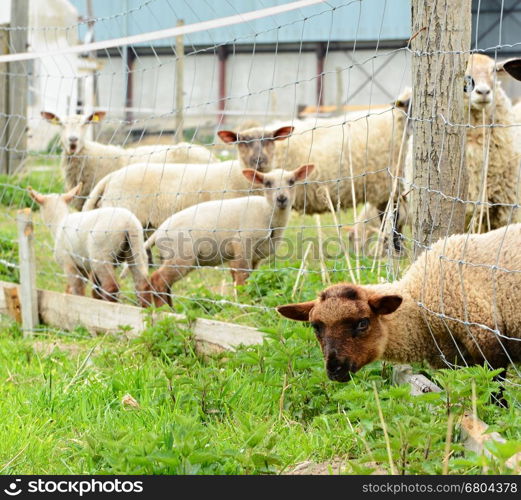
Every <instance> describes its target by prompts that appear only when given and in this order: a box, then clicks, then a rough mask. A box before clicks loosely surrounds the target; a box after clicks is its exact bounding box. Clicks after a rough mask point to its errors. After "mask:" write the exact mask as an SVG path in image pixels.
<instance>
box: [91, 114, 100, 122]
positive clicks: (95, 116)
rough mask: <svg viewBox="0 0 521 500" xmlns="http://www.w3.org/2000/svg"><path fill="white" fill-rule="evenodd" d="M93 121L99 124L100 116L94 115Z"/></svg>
mask: <svg viewBox="0 0 521 500" xmlns="http://www.w3.org/2000/svg"><path fill="white" fill-rule="evenodd" d="M91 121H92V122H99V116H98V115H93V117H92V120H91Z"/></svg>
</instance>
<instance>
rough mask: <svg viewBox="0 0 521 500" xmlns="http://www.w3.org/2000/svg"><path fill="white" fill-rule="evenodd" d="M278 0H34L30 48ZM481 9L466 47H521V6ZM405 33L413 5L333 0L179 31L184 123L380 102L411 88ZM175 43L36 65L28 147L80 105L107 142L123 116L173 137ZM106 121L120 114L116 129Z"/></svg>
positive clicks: (43, 141)
mask: <svg viewBox="0 0 521 500" xmlns="http://www.w3.org/2000/svg"><path fill="white" fill-rule="evenodd" d="M284 3H285V2H284V1H283V0H264V1H261V0H248V1H243V2H235V3H230V2H225V1H221V0H218V1H216V2H212V3H211V4H209V3H208V2H205V1H204V0H194V1H192V2H186V1H183V2H174V1H172V0H154V1H151V2H140V1H138V0H115V1H111V2H105V1H98V0H92V1H85V0H52V1H51V2H50V3H47V4H46V8H45V9H42V8H41V6H42V5H43V4H42V3H41V2H40V3H39V2H34V0H33V3H32V5H33V6H34V8H32V9H31V12H32V14H31V16H30V23H31V26H32V27H33V28H34V29H31V30H30V33H31V36H30V40H29V42H30V49H31V50H34V51H45V50H49V49H53V48H56V47H60V46H61V47H63V46H66V45H67V44H76V43H79V42H81V41H83V42H87V41H92V40H96V41H103V40H108V39H113V38H121V37H126V36H130V35H136V34H141V33H147V32H151V31H157V30H161V29H166V28H171V27H173V26H175V25H176V24H177V23H178V22H179V20H182V21H183V22H184V23H185V24H187V25H188V24H193V23H199V22H203V21H208V20H212V19H216V18H221V17H226V16H233V15H237V14H239V13H245V12H249V11H253V10H256V9H262V8H266V7H271V6H275V5H281V4H284ZM8 4H9V2H5V4H4V6H3V7H1V10H0V17H1V18H2V19H1V22H8V13H9V5H8ZM501 5H503V12H501V8H502V7H501ZM39 6H40V7H39ZM478 7H479V5H478V2H474V4H473V29H474V31H475V33H474V35H473V46H474V47H478V48H480V49H487V50H488V51H494V49H497V57H498V58H501V57H507V56H512V55H515V54H518V53H520V52H521V48H520V46H519V44H518V43H516V41H515V39H514V38H515V33H516V28H517V29H518V28H519V25H520V24H521V4H519V2H516V1H513V0H511V1H507V2H504V3H503V4H500V3H499V2H497V3H487V4H486V6H484V5H481V7H480V8H479V12H478ZM75 18H76V20H77V19H79V20H80V23H79V24H76V22H75ZM499 19H501V20H502V22H501V23H499V22H498V21H499ZM51 26H53V27H54V28H53V29H50V27H51ZM57 27H59V28H57ZM410 36H411V33H410V2H409V0H395V1H393V2H392V3H391V2H383V1H380V0H365V1H363V2H345V1H341V0H334V1H333V2H328V4H327V5H326V4H317V5H314V6H310V7H307V8H306V9H305V11H304V10H303V11H296V12H290V13H285V14H279V15H277V16H276V18H274V17H265V18H262V19H258V20H254V21H251V22H248V23H239V24H236V25H232V26H227V27H226V29H223V28H216V29H210V30H204V31H199V32H195V33H191V34H188V35H186V36H185V37H184V51H185V58H184V79H183V80H184V81H183V95H184V102H183V108H184V126H185V127H186V128H190V127H197V128H198V129H202V128H207V129H208V130H213V129H215V127H216V126H220V125H221V124H223V123H226V124H227V125H230V126H234V125H236V124H238V123H240V122H241V121H243V120H245V119H247V120H251V119H255V120H257V121H261V122H266V121H271V120H273V119H279V118H280V119H287V118H291V117H294V116H295V115H296V114H297V113H298V112H299V111H302V110H303V109H306V110H307V111H311V112H312V111H314V110H315V109H316V108H315V107H316V106H317V105H321V106H323V108H321V111H325V112H326V113H327V112H331V111H332V110H335V109H337V106H339V105H343V106H347V109H358V108H365V107H368V106H381V105H385V104H387V103H389V102H390V101H391V100H392V99H393V97H395V96H396V95H398V94H399V92H400V91H401V89H403V87H404V86H407V85H410V78H411V76H410V53H409V51H408V49H407V48H406V47H407V41H408V39H409V37H410ZM175 43H176V41H175V40H173V39H161V40H157V41H153V42H144V43H140V44H135V45H126V46H118V47H116V48H112V49H105V50H100V51H97V52H96V53H90V54H82V55H81V57H78V56H76V55H60V56H54V57H52V58H43V59H41V60H37V61H34V63H32V70H31V71H30V73H31V85H30V102H29V106H30V111H29V120H30V122H29V123H30V125H31V134H30V137H29V139H30V142H29V145H30V148H31V149H37V150H41V149H44V148H45V146H46V145H47V143H48V141H49V140H50V139H51V137H50V135H49V134H50V132H49V129H48V127H42V126H41V123H40V120H39V112H40V110H41V109H51V110H53V111H54V112H57V113H59V114H62V115H63V114H67V113H69V112H73V111H75V110H76V109H83V108H85V109H89V108H92V107H99V108H102V109H106V110H108V111H109V118H110V119H109V120H108V121H107V125H106V126H105V129H107V128H108V130H106V131H107V139H108V138H110V136H111V135H112V134H113V133H114V129H115V128H117V129H118V130H119V131H121V127H120V126H119V125H118V124H117V123H120V120H125V121H132V122H133V123H134V125H133V127H132V133H133V135H135V136H138V137H139V136H141V134H143V133H154V132H155V133H158V132H159V133H162V134H163V133H166V134H168V133H169V132H172V131H173V129H174V128H175V121H174V119H173V116H174V112H175V108H176V105H175V93H176V90H175V89H176V59H177V58H176V47H175ZM507 90H508V91H509V93H510V94H511V95H512V97H517V96H519V95H521V85H520V84H519V83H512V82H511V81H510V80H509V83H508V85H507ZM110 120H115V121H114V123H113V124H112V125H113V126H112V127H111V126H109V125H110ZM116 120H117V121H118V122H116Z"/></svg>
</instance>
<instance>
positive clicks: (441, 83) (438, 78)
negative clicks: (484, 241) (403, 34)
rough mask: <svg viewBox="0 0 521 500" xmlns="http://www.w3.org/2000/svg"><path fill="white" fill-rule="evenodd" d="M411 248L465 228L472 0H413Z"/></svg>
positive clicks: (427, 243) (417, 249)
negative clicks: (466, 106)
mask: <svg viewBox="0 0 521 500" xmlns="http://www.w3.org/2000/svg"><path fill="white" fill-rule="evenodd" d="M411 7H412V16H411V18H412V33H413V35H412V39H411V49H412V81H413V98H412V124H413V171H414V174H413V182H414V186H415V189H414V191H413V193H412V194H413V220H414V221H415V224H414V231H413V234H414V240H415V242H416V248H415V251H416V252H418V251H421V250H423V248H424V247H425V246H426V245H429V244H430V243H432V242H435V241H436V240H438V239H439V238H442V237H444V236H447V235H450V234H453V233H458V232H463V231H464V228H465V204H464V203H463V200H464V199H465V198H466V195H467V185H468V177H467V172H466V167H465V142H466V141H465V139H466V129H465V127H463V126H462V124H463V123H465V112H464V98H463V88H464V75H465V70H466V65H467V60H468V51H469V49H470V26H471V19H472V17H471V2H470V0H461V1H459V2H453V1H452V0H438V1H437V2H425V1H424V0H412V2H411Z"/></svg>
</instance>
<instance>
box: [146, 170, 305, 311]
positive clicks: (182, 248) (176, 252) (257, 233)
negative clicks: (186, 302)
mask: <svg viewBox="0 0 521 500" xmlns="http://www.w3.org/2000/svg"><path fill="white" fill-rule="evenodd" d="M313 168H314V166H313V165H302V166H301V167H299V168H297V169H296V170H293V171H289V172H287V171H284V170H273V171H271V172H269V173H267V174H262V173H260V172H258V171H255V170H252V169H246V170H243V175H244V176H245V178H246V179H248V181H249V182H250V183H253V184H256V185H261V186H262V188H263V190H264V196H249V197H243V198H236V199H229V200H213V201H208V202H205V203H200V204H198V205H194V206H192V207H189V208H187V209H185V210H182V211H181V212H178V213H176V214H174V215H172V216H171V217H169V218H168V219H167V220H165V221H164V222H163V224H161V226H159V228H158V229H157V230H156V232H155V233H154V234H153V235H152V236H151V237H150V239H149V240H148V241H147V242H146V244H145V247H147V248H149V247H151V246H153V245H156V246H157V248H158V249H159V253H160V256H161V259H162V262H163V264H162V266H161V267H160V268H159V269H158V270H157V271H155V272H154V273H153V274H152V276H151V282H152V287H153V289H154V291H155V292H156V293H157V296H155V302H156V305H161V304H163V303H168V304H170V305H171V297H170V295H169V292H170V287H171V286H172V284H173V283H174V282H175V281H178V280H179V279H181V278H182V277H183V276H185V275H186V274H188V273H189V272H190V271H192V270H193V269H194V268H195V267H197V266H220V265H223V263H225V262H230V271H231V273H232V277H233V280H234V283H235V284H236V285H242V284H244V282H245V280H246V278H247V277H248V276H249V274H250V272H251V270H253V269H256V267H257V266H258V264H259V262H260V261H261V260H263V259H265V258H266V257H268V256H269V255H273V253H274V251H275V248H276V246H277V245H278V243H280V241H281V238H282V235H283V233H284V230H285V229H286V226H287V223H288V219H289V216H290V214H291V206H292V203H293V201H294V196H295V188H294V186H295V185H296V183H299V182H302V181H304V180H305V179H306V177H307V175H308V174H310V173H311V172H312V171H313Z"/></svg>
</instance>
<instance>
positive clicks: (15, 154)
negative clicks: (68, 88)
mask: <svg viewBox="0 0 521 500" xmlns="http://www.w3.org/2000/svg"><path fill="white" fill-rule="evenodd" d="M28 26H29V0H16V1H15V2H11V28H18V29H11V30H10V31H9V49H10V50H9V51H10V52H11V53H13V54H16V53H19V52H26V51H27V47H28V45H27V32H28ZM28 88H29V72H28V71H27V61H16V62H12V63H9V118H8V141H9V142H8V148H9V151H8V154H9V166H8V172H9V173H10V174H14V173H16V172H17V171H18V170H19V168H20V165H21V163H22V162H23V161H24V159H25V153H26V151H27V92H28Z"/></svg>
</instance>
